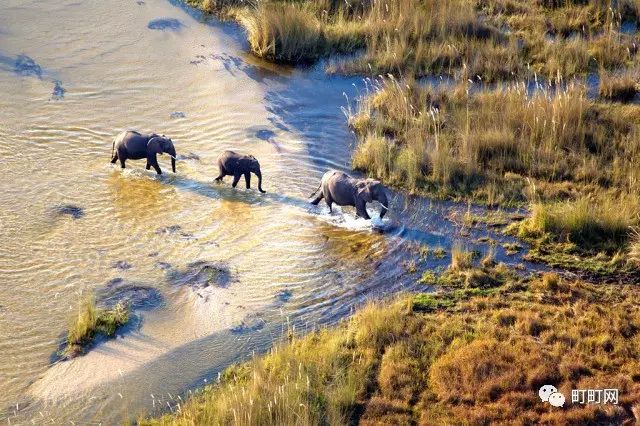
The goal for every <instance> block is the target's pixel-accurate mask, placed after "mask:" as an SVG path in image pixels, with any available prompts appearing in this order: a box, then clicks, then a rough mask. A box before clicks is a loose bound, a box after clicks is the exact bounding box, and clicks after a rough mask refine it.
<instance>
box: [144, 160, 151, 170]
mask: <svg viewBox="0 0 640 426" xmlns="http://www.w3.org/2000/svg"><path fill="white" fill-rule="evenodd" d="M150 168H151V164H149V161H147V167H145V169H147V170H149V169H150Z"/></svg>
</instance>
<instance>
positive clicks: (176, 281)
mask: <svg viewBox="0 0 640 426" xmlns="http://www.w3.org/2000/svg"><path fill="white" fill-rule="evenodd" d="M167 278H168V279H169V282H170V283H171V284H172V285H174V286H176V287H189V288H191V289H193V290H196V291H197V290H202V289H206V288H209V287H215V288H227V287H228V286H229V285H230V284H231V282H232V281H233V280H232V277H231V272H229V268H228V267H227V266H226V265H222V264H219V263H215V262H208V261H197V262H193V263H190V264H188V265H187V267H186V268H184V269H181V270H171V271H168V273H167Z"/></svg>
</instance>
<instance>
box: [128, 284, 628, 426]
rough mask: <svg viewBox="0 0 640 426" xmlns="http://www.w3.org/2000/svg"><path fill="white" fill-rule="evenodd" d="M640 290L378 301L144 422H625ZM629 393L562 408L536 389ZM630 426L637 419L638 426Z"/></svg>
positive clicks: (556, 288)
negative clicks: (616, 399) (614, 400)
mask: <svg viewBox="0 0 640 426" xmlns="http://www.w3.org/2000/svg"><path fill="white" fill-rule="evenodd" d="M639 295H640V294H639V290H638V288H637V287H636V286H631V285H616V286H610V285H603V284H600V285H591V284H587V283H584V282H579V281H567V280H564V279H562V278H560V277H558V276H557V275H551V274H546V275H544V276H543V277H542V278H534V279H530V280H518V279H515V278H513V279H511V280H510V281H509V282H508V283H507V284H505V285H504V286H502V287H499V288H495V289H491V290H486V291H477V290H455V291H453V292H445V293H437V294H427V295H419V296H416V297H410V296H409V297H408V296H404V297H402V298H400V299H399V300H398V301H396V302H395V303H392V304H389V303H386V304H384V306H381V305H375V304H372V305H369V306H367V307H364V308H363V309H361V310H360V311H359V312H357V313H356V314H355V315H354V317H353V318H351V319H349V320H347V321H346V322H345V323H343V324H342V325H341V326H339V327H338V328H336V329H331V330H322V331H319V332H316V333H312V334H311V335H309V336H306V337H304V338H301V339H294V340H293V341H292V342H291V343H281V344H278V345H276V347H275V348H274V349H273V350H271V351H270V352H269V353H268V354H266V355H265V356H263V357H260V358H256V359H254V360H252V361H250V362H248V363H246V364H242V365H240V366H237V367H233V368H231V369H229V370H228V371H227V372H226V373H225V374H224V377H223V379H222V383H221V384H219V385H215V386H210V387H208V388H206V389H205V390H204V391H203V392H202V393H201V394H199V395H197V396H195V397H194V398H193V399H192V400H191V401H188V402H187V403H186V404H184V405H183V406H182V407H181V410H180V413H179V414H175V415H167V416H164V417H161V418H159V419H153V420H143V421H141V422H140V424H143V425H144V424H162V425H170V424H180V425H193V424H230V423H233V424H241V425H249V424H263V425H276V424H305V425H320V424H325V425H326V424H332V425H338V424H355V423H360V424H412V423H413V424H416V423H417V424H470V425H484V424H496V423H509V424H514V422H515V424H595V423H598V422H599V423H607V424H620V423H622V422H631V423H633V421H634V420H633V414H632V410H634V409H635V410H636V411H637V410H638V409H639V408H640V374H638V372H639V371H640V361H639V359H640V307H639V306H638V304H637V303H635V302H634V301H635V300H637V298H638V296H639ZM545 384H552V385H554V386H556V387H557V388H558V389H559V390H560V391H561V392H563V393H564V394H565V395H566V396H567V398H568V399H569V401H570V394H571V393H570V390H571V389H587V388H595V389H602V388H618V389H620V404H619V405H617V406H616V405H600V406H597V405H589V406H582V405H578V404H570V403H569V404H567V405H565V408H564V409H555V408H553V407H550V406H548V405H546V404H544V403H542V402H541V401H540V399H539V398H538V395H537V392H538V389H539V388H540V387H541V386H542V385H545ZM631 423H629V424H631Z"/></svg>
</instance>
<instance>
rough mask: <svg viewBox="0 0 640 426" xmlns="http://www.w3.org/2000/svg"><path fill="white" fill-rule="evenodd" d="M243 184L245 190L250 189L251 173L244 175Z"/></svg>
mask: <svg viewBox="0 0 640 426" xmlns="http://www.w3.org/2000/svg"><path fill="white" fill-rule="evenodd" d="M244 183H246V184H247V189H251V173H245V174H244Z"/></svg>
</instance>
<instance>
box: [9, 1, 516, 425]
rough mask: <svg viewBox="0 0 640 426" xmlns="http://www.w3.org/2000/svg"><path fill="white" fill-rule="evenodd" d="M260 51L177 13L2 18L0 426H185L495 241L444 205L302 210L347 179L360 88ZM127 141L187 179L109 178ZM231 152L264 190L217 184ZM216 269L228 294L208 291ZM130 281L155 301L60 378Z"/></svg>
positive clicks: (89, 7)
mask: <svg viewBox="0 0 640 426" xmlns="http://www.w3.org/2000/svg"><path fill="white" fill-rule="evenodd" d="M245 51H246V46H244V44H243V41H242V37H241V33H240V31H239V30H238V28H237V27H235V26H233V25H231V24H221V23H218V22H215V21H213V22H211V21H210V22H205V21H204V20H203V18H202V17H201V16H200V15H199V14H198V13H197V12H196V11H194V10H192V9H189V8H187V7H185V6H183V5H180V4H178V3H173V2H168V1H166V0H144V1H142V0H139V1H135V0H125V1H115V0H105V1H99V2H96V1H93V2H79V1H77V0H49V1H46V2H42V1H35V0H31V1H30V0H3V1H2V2H1V3H0V94H1V96H0V172H1V173H2V180H0V240H1V242H2V243H1V244H0V353H2V355H3V360H2V362H1V363H0V420H7V421H8V422H9V423H11V424H19V423H31V422H36V423H41V422H45V421H46V422H54V423H59V422H62V421H73V422H75V423H81V424H88V423H100V422H101V423H103V424H111V423H117V422H120V421H122V420H125V419H127V418H135V417H136V416H138V415H145V414H149V413H157V412H160V411H162V410H165V411H166V410H169V409H174V407H175V406H176V404H177V403H178V402H179V401H180V399H179V398H178V397H179V396H180V398H184V397H185V396H186V395H187V394H188V393H189V392H190V390H192V389H194V388H197V387H199V386H201V385H203V384H204V383H206V382H210V381H211V380H214V379H215V377H216V375H217V373H218V372H219V371H220V370H221V369H222V368H224V367H225V366H227V365H229V364H230V363H233V362H237V361H241V360H243V359H246V358H247V357H250V356H251V354H252V353H253V352H254V351H257V352H260V351H264V350H266V349H267V348H268V347H269V346H270V345H271V344H272V343H273V342H274V340H277V339H278V338H280V336H281V335H282V333H283V329H285V328H287V327H288V328H294V327H295V328H296V330H297V331H300V332H304V331H306V330H310V329H312V328H314V327H317V326H321V325H325V324H331V323H335V322H336V321H338V320H340V319H341V318H343V317H345V316H346V315H348V314H349V313H350V312H352V310H353V309H354V308H355V307H357V306H358V305H361V304H362V303H364V302H365V301H366V300H367V299H369V298H379V297H382V296H384V295H389V294H392V293H394V292H397V291H399V290H411V289H414V288H416V284H415V281H416V280H417V278H418V276H419V275H418V274H411V273H409V272H407V271H408V269H412V268H409V267H408V266H407V263H408V262H411V259H417V258H418V255H417V250H416V247H418V246H420V245H428V246H430V247H438V246H440V247H444V248H445V249H447V250H448V249H449V248H450V247H451V245H452V244H453V243H454V241H457V240H460V239H463V240H464V241H466V242H467V243H468V244H472V243H471V242H472V241H473V240H474V239H475V238H476V237H477V236H478V235H480V234H483V235H484V233H485V231H483V230H472V231H471V234H470V235H467V234H466V233H463V234H461V230H460V229H459V228H458V227H457V226H455V225H454V224H453V223H451V222H449V221H447V220H444V219H443V211H444V212H447V211H449V209H450V208H452V206H450V205H446V204H435V203H430V202H428V201H425V200H415V199H407V198H405V197H403V196H400V195H396V196H395V197H394V199H393V202H392V208H393V211H392V212H391V213H390V214H389V215H388V217H389V219H387V218H385V221H387V222H386V225H385V226H386V227H387V228H388V232H385V233H379V232H375V231H374V230H372V229H371V224H370V223H368V222H367V221H364V220H356V219H355V218H354V216H353V215H354V212H353V211H352V210H351V209H345V210H344V211H342V212H341V211H340V210H338V212H337V213H334V215H330V214H329V212H328V209H327V208H326V207H323V206H320V207H318V208H316V207H313V206H309V205H308V204H307V202H306V197H307V196H308V195H309V194H310V193H311V192H312V191H313V190H314V189H315V188H316V187H317V185H318V183H319V179H320V177H321V176H322V174H323V173H324V172H325V171H326V170H327V169H329V168H337V169H341V170H348V169H349V159H350V151H351V147H352V144H353V137H352V135H351V134H350V133H349V131H348V129H347V127H346V125H345V119H344V116H343V114H342V112H341V110H340V107H341V106H345V105H346V104H347V98H348V99H353V98H355V97H356V96H357V95H358V91H359V90H362V82H361V81H360V80H359V79H350V78H341V77H328V76H325V75H324V74H323V73H322V71H321V70H319V69H310V70H291V69H287V68H280V67H274V66H270V65H268V64H263V63H260V62H259V61H257V60H256V59H254V58H252V57H250V56H247V55H246V53H244V52H245ZM345 95H346V97H345ZM129 128H131V129H138V130H140V131H143V132H151V131H155V132H158V133H163V134H166V135H168V136H170V137H171V138H172V139H173V140H174V142H175V144H176V149H177V151H178V154H179V161H178V163H177V174H175V175H174V174H172V173H171V172H170V167H169V159H168V158H167V157H166V156H164V157H159V161H160V165H161V167H162V168H163V169H164V171H165V173H164V174H163V175H162V176H161V177H157V176H156V175H155V174H154V173H151V172H148V171H145V170H144V162H143V161H129V162H128V164H127V169H126V170H125V171H122V170H120V168H119V167H116V166H112V165H111V164H109V159H110V154H111V144H112V140H113V137H114V136H115V135H116V134H117V133H118V132H120V131H121V130H124V129H129ZM225 149H233V150H236V151H238V152H243V153H252V154H253V155H255V156H256V157H257V158H258V159H259V160H260V162H261V165H262V170H263V175H264V183H263V187H264V189H265V190H266V191H268V192H267V194H264V195H263V194H259V193H258V192H257V191H255V190H246V189H244V188H242V186H243V182H241V184H240V185H239V188H238V189H237V190H233V189H232V188H231V187H230V186H231V185H230V179H229V178H227V181H226V182H225V183H224V184H215V183H214V182H213V179H214V177H215V176H216V173H217V166H216V165H215V159H216V157H217V155H218V154H219V153H220V152H221V151H223V150H225ZM254 179H255V178H254ZM256 185H257V182H255V180H254V186H256ZM370 210H371V212H374V211H375V210H377V206H375V205H374V206H371V209H370ZM372 214H373V215H377V212H375V213H372ZM494 237H495V238H498V239H499V238H502V237H499V236H495V235H494ZM474 247H476V246H474ZM477 248H478V249H480V250H481V251H482V250H486V247H485V246H482V244H479V245H477ZM497 254H498V257H500V258H502V259H503V260H505V261H509V262H520V261H521V259H520V258H519V257H518V256H515V257H506V256H505V255H504V254H503V253H502V251H501V249H500V248H498V253H497ZM447 262H448V260H447V259H446V258H445V259H426V260H423V261H417V263H416V264H417V266H418V269H419V271H421V270H423V269H426V268H434V267H443V266H444V265H446V264H447ZM211 265H215V267H220V268H222V269H224V270H225V271H226V272H225V274H224V276H225V279H224V282H218V281H219V280H218V281H216V282H215V283H214V284H215V285H209V286H206V285H202V283H203V279H204V281H207V278H206V276H207V274H208V273H209V272H210V271H212V270H213V269H211V268H213V266H211ZM203 277H204V278H203ZM121 284H122V285H124V286H130V287H131V286H137V287H138V288H140V287H145V288H150V289H153V290H154V291H155V293H154V294H156V296H157V299H159V301H157V302H158V303H155V304H154V306H153V307H150V306H146V309H144V310H140V311H138V312H136V317H137V318H138V321H136V322H135V324H134V325H133V326H131V327H129V329H128V330H127V331H126V333H122V335H121V336H120V337H119V338H117V339H114V340H110V341H107V342H103V343H100V344H98V345H97V346H96V347H94V348H93V349H92V350H91V351H90V352H89V353H88V354H87V355H85V356H82V357H79V358H76V359H74V360H72V361H64V362H60V361H59V360H56V357H55V353H56V351H57V349H58V347H59V345H60V342H61V338H62V336H64V332H65V329H66V328H67V324H68V321H69V319H70V318H71V317H72V316H73V313H74V312H75V310H76V307H77V305H78V301H79V300H80V299H81V298H83V297H85V296H86V295H87V294H92V293H96V294H101V292H102V291H104V289H106V288H107V289H108V288H110V286H113V285H121Z"/></svg>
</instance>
